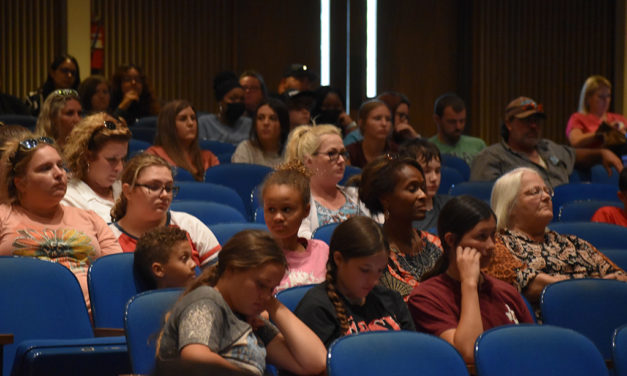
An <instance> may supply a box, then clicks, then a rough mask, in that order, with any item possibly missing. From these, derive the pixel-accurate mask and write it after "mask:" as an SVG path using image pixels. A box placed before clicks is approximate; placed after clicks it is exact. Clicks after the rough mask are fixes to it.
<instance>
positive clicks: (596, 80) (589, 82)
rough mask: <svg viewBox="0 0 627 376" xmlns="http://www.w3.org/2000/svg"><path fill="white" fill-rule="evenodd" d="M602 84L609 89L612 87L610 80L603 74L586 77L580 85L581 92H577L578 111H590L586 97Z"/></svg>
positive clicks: (585, 112)
mask: <svg viewBox="0 0 627 376" xmlns="http://www.w3.org/2000/svg"><path fill="white" fill-rule="evenodd" d="M603 86H605V87H607V88H608V89H610V90H611V89H612V84H611V83H610V80H608V79H607V78H605V77H603V76H600V75H594V76H590V77H588V78H587V79H586V82H584V83H583V86H582V87H581V93H579V108H578V111H579V112H581V113H583V114H587V113H588V112H589V111H590V106H588V99H589V98H590V96H591V95H592V94H594V93H595V92H596V91H597V90H599V89H600V88H601V87H603Z"/></svg>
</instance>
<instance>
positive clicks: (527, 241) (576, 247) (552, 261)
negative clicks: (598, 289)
mask: <svg viewBox="0 0 627 376" xmlns="http://www.w3.org/2000/svg"><path fill="white" fill-rule="evenodd" d="M552 193H553V192H552V190H551V188H550V187H548V186H547V185H546V184H545V183H544V181H543V180H542V177H541V176H540V175H538V173H537V172H535V170H533V169H530V168H524V167H523V168H517V169H515V170H513V171H510V172H508V173H507V174H505V175H503V176H502V177H501V178H499V179H498V180H497V181H496V183H494V187H493V188H492V199H491V201H492V208H493V209H494V212H495V213H496V219H497V229H498V233H497V236H496V248H495V250H494V262H493V263H492V264H491V265H489V266H488V267H487V268H485V270H484V271H485V272H487V273H488V274H490V275H492V276H494V277H496V278H499V279H501V280H504V281H506V282H508V283H510V284H512V285H514V286H515V287H516V288H518V291H520V292H522V293H523V294H524V295H525V296H526V297H527V298H528V299H529V301H531V302H532V303H535V302H537V301H538V298H539V296H540V293H541V292H542V289H543V288H544V287H545V286H546V285H548V284H550V283H553V282H557V281H561V280H564V279H572V278H604V279H618V280H623V281H627V275H626V274H625V272H624V271H623V270H621V269H620V268H618V267H617V266H616V265H615V264H614V263H613V262H612V261H610V260H609V259H608V258H607V257H605V256H604V255H603V254H602V253H601V252H599V251H598V250H597V249H596V248H595V247H594V246H593V245H591V244H590V243H588V242H587V241H585V240H583V239H580V238H578V237H576V236H574V235H561V234H558V233H557V232H555V231H551V230H549V229H547V227H546V226H547V225H548V224H549V223H550V222H551V220H552V219H553V205H552V203H551V197H552Z"/></svg>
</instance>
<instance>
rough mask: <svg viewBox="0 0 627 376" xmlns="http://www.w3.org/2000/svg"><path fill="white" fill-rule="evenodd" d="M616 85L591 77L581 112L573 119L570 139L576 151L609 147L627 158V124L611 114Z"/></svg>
mask: <svg viewBox="0 0 627 376" xmlns="http://www.w3.org/2000/svg"><path fill="white" fill-rule="evenodd" d="M611 100H612V84H611V83H610V81H609V80H608V79H607V78H605V77H603V76H590V77H588V79H586V82H584V84H583V86H582V88H581V94H580V95H579V108H578V109H577V112H575V113H574V114H572V115H571V116H570V119H568V125H567V126H566V137H567V138H568V141H569V142H570V144H571V145H572V146H573V147H576V148H580V147H582V148H586V147H587V148H601V147H606V148H608V149H610V150H612V151H613V152H615V153H616V154H618V155H622V154H625V152H627V148H625V146H626V145H625V141H626V140H625V132H627V127H626V126H627V120H626V119H625V117H623V115H621V114H615V113H613V112H609V110H610V102H611Z"/></svg>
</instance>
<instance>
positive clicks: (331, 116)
mask: <svg viewBox="0 0 627 376" xmlns="http://www.w3.org/2000/svg"><path fill="white" fill-rule="evenodd" d="M341 113H342V110H322V111H320V114H319V115H318V116H317V117H316V124H333V125H338V122H339V120H340V114H341Z"/></svg>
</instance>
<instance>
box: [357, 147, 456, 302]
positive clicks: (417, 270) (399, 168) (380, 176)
mask: <svg viewBox="0 0 627 376" xmlns="http://www.w3.org/2000/svg"><path fill="white" fill-rule="evenodd" d="M360 179H361V180H360V183H359V198H360V199H361V200H362V201H363V202H364V204H366V207H367V208H368V209H369V210H370V212H371V213H373V214H377V213H383V216H384V218H385V222H384V223H383V232H384V233H385V236H386V237H387V239H388V241H389V243H390V254H389V256H388V267H387V269H386V270H385V272H384V273H383V275H382V276H381V279H380V283H381V284H382V285H383V286H385V287H387V288H390V289H392V290H395V291H397V292H398V293H399V294H401V296H402V297H403V298H404V299H405V301H407V299H408V298H409V293H410V292H411V290H412V289H413V288H414V287H415V286H416V285H418V283H420V282H421V281H423V280H425V279H427V278H428V277H430V276H432V275H434V273H435V272H436V270H437V268H438V266H439V265H440V263H441V262H442V260H443V257H444V256H443V251H442V246H441V242H440V239H438V237H437V236H435V235H432V234H429V233H428V232H426V231H421V230H417V229H414V228H413V222H414V221H420V220H422V219H424V218H425V214H426V212H427V207H426V199H427V194H426V192H427V187H426V183H425V176H424V173H423V171H422V168H421V167H420V164H418V161H416V159H415V158H409V157H399V156H397V155H393V154H387V155H383V156H380V157H378V158H376V159H375V160H374V161H372V162H370V163H369V164H367V165H366V167H365V168H364V170H363V172H362V173H361V177H360Z"/></svg>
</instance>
